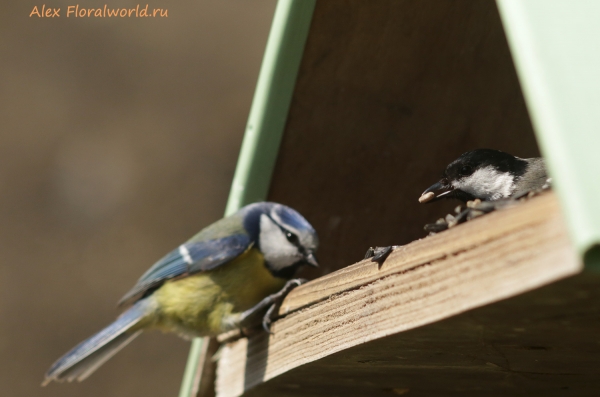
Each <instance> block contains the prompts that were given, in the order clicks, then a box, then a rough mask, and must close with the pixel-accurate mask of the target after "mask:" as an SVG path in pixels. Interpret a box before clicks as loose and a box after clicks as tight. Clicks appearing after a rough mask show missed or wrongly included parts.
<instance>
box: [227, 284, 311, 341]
mask: <svg viewBox="0 0 600 397" xmlns="http://www.w3.org/2000/svg"><path fill="white" fill-rule="evenodd" d="M306 281H307V280H305V279H303V278H295V279H292V280H289V281H288V282H287V283H285V285H284V286H283V288H282V289H281V290H279V291H278V292H276V293H274V294H271V295H269V296H267V297H266V298H264V299H263V300H261V301H260V302H258V304H256V305H254V307H251V308H250V309H248V310H246V311H245V312H243V313H242V314H241V316H240V320H239V323H240V325H241V324H245V323H246V322H248V321H249V319H250V318H255V317H254V316H255V315H256V314H257V313H259V312H260V311H262V310H264V309H265V308H266V307H268V308H269V309H268V310H267V312H266V314H265V315H264V316H263V321H262V325H263V328H264V329H265V330H266V331H267V332H268V333H272V332H271V331H270V324H271V323H272V314H273V312H274V311H275V309H276V308H277V307H278V306H279V304H280V303H281V302H282V301H283V299H284V298H285V297H286V295H287V294H289V293H290V291H291V290H293V289H294V288H296V287H297V286H299V285H302V284H304V283H305V282H306ZM254 324H256V323H254Z"/></svg>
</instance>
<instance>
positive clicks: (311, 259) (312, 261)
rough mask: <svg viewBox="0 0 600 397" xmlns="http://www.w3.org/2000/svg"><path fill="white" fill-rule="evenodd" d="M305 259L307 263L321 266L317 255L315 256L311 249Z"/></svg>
mask: <svg viewBox="0 0 600 397" xmlns="http://www.w3.org/2000/svg"><path fill="white" fill-rule="evenodd" d="M304 259H305V260H306V263H308V264H309V265H311V266H312V267H319V263H318V262H317V257H316V256H315V254H314V253H312V252H310V251H309V252H308V255H306V256H305V257H304Z"/></svg>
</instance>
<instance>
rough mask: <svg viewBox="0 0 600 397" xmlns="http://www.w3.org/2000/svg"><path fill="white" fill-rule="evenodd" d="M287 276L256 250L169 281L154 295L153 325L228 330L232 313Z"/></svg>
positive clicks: (193, 331)
mask: <svg viewBox="0 0 600 397" xmlns="http://www.w3.org/2000/svg"><path fill="white" fill-rule="evenodd" d="M285 281H286V280H284V279H281V278H277V277H274V276H273V275H272V274H271V272H269V271H268V269H267V268H266V267H265V263H264V258H263V256H262V254H261V253H260V251H258V250H257V249H254V248H252V249H249V250H248V251H246V252H245V253H244V254H242V255H240V256H239V257H237V258H236V259H234V260H233V261H231V262H229V263H226V264H224V265H221V266H219V267H217V268H215V269H213V270H210V271H207V272H202V273H198V274H194V275H191V276H189V277H185V278H182V279H176V280H170V281H167V282H166V283H165V284H164V285H163V286H161V287H160V288H159V289H158V290H156V292H154V294H153V298H154V299H156V302H157V313H156V316H154V318H155V320H154V326H155V327H158V328H162V329H165V330H168V331H175V332H178V333H180V334H186V335H215V334H218V333H220V332H223V331H225V330H226V323H227V322H228V317H229V319H230V318H231V317H230V316H232V315H235V314H238V313H240V312H243V311H244V310H247V309H249V308H251V307H253V306H254V305H256V304H257V303H258V302H260V300H262V299H263V298H264V297H265V296H267V295H269V294H272V293H274V292H277V291H279V290H280V289H281V288H282V287H283V286H284V285H285Z"/></svg>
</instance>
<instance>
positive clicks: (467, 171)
mask: <svg viewBox="0 0 600 397" xmlns="http://www.w3.org/2000/svg"><path fill="white" fill-rule="evenodd" d="M458 173H459V174H460V175H461V176H468V175H471V174H472V173H473V167H471V166H470V165H463V166H462V167H461V168H460V170H459V171H458Z"/></svg>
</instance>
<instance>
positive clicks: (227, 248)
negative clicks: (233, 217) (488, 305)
mask: <svg viewBox="0 0 600 397" xmlns="http://www.w3.org/2000/svg"><path fill="white" fill-rule="evenodd" d="M251 247H252V240H251V239H250V236H248V235H246V234H234V235H231V236H227V237H223V238H218V239H214V240H207V241H189V242H187V243H185V244H182V245H180V246H179V247H178V248H176V249H174V250H173V251H171V252H170V253H168V254H167V255H165V257H163V258H162V259H161V260H159V261H158V262H156V263H155V264H154V265H153V266H152V267H151V268H150V269H148V271H147V272H146V273H144V275H143V276H142V277H141V278H140V279H139V280H138V282H137V284H136V285H135V286H134V287H133V288H132V289H131V290H130V291H129V292H128V293H127V294H125V296H123V298H121V300H120V301H119V305H121V304H123V303H125V302H128V301H130V300H131V299H133V298H136V297H139V296H140V295H142V294H144V293H145V292H146V291H148V290H150V289H154V288H156V287H158V286H160V285H161V284H162V283H164V282H165V281H166V280H169V279H172V278H176V277H185V276H188V275H190V274H194V273H198V272H202V271H207V270H211V269H214V268H216V267H218V266H221V265H223V264H225V263H227V262H229V261H231V260H233V259H235V258H237V257H238V256H240V255H241V254H243V253H244V252H245V251H246V250H248V249H249V248H251Z"/></svg>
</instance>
